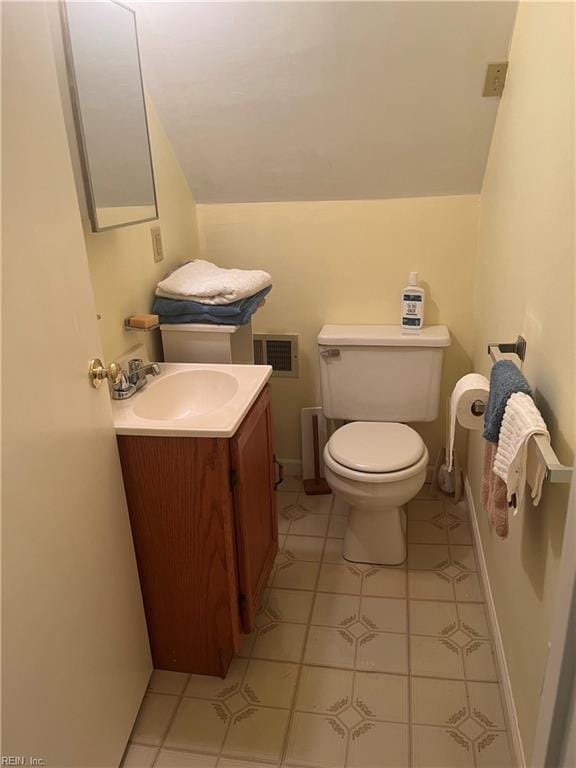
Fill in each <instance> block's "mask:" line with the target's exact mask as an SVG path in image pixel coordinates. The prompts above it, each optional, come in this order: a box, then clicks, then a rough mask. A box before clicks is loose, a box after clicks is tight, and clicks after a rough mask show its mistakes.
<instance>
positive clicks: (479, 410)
mask: <svg viewBox="0 0 576 768" xmlns="http://www.w3.org/2000/svg"><path fill="white" fill-rule="evenodd" d="M470 410H471V411H472V414H473V415H474V416H482V414H483V413H484V411H485V410H486V403H485V402H484V400H474V402H473V403H472V405H471V406H470Z"/></svg>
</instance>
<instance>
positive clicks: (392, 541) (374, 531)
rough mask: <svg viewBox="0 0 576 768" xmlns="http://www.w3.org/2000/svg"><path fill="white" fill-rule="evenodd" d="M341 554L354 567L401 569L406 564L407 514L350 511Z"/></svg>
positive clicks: (401, 511) (399, 509)
mask: <svg viewBox="0 0 576 768" xmlns="http://www.w3.org/2000/svg"><path fill="white" fill-rule="evenodd" d="M342 554H343V556H344V558H345V559H346V560H350V561H351V562H353V563H373V564H374V565H400V564H401V563H403V562H404V560H406V512H405V510H404V508H403V507H393V508H392V509H386V510H383V509H366V508H358V507H350V513H349V517H348V527H347V529H346V534H345V536H344V545H343V548H342Z"/></svg>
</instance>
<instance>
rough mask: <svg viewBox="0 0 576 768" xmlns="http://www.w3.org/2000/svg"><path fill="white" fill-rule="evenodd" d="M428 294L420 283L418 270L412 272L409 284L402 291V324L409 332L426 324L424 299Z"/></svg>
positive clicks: (417, 329) (403, 328)
mask: <svg viewBox="0 0 576 768" xmlns="http://www.w3.org/2000/svg"><path fill="white" fill-rule="evenodd" d="M425 298H426V294H425V292H424V289H423V288H420V287H419V285H418V272H410V274H409V276H408V285H407V286H406V288H404V290H403V291H402V314H401V317H400V325H401V326H402V330H404V331H407V332H408V333H413V332H415V331H419V330H421V328H422V326H423V325H424V300H425Z"/></svg>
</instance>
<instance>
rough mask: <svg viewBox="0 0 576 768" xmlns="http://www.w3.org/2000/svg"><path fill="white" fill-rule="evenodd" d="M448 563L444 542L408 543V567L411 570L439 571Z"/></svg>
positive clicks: (448, 556) (446, 547) (447, 553)
mask: <svg viewBox="0 0 576 768" xmlns="http://www.w3.org/2000/svg"><path fill="white" fill-rule="evenodd" d="M449 564H450V553H449V550H448V546H447V545H445V544H409V545H408V568H409V569H410V570H412V571H441V570H442V569H443V568H445V567H446V566H447V565H449Z"/></svg>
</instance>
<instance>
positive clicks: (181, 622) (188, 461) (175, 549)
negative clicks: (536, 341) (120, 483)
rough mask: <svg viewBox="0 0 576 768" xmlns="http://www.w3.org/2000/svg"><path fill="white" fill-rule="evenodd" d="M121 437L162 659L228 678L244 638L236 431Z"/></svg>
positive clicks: (153, 634)
mask: <svg viewBox="0 0 576 768" xmlns="http://www.w3.org/2000/svg"><path fill="white" fill-rule="evenodd" d="M118 445H119V448H120V458H121V460H122V470H123V473H124V485H125V488H126V495H127V497H128V508H129V510H130V520H131V523H132V533H133V536H134V543H135V546H136V557H137V560H138V569H139V572H140V583H141V585H142V594H143V596H144V606H145V609H146V620H147V622H148V632H149V635H150V645H151V648H152V656H153V659H154V666H155V667H157V668H159V669H169V670H175V671H179V672H194V673H197V674H201V675H222V677H224V675H225V674H226V671H227V669H228V665H229V664H230V660H231V658H232V655H233V653H234V651H235V650H238V645H239V639H240V637H239V635H240V627H239V624H240V622H239V620H238V585H237V579H236V553H235V551H234V514H233V509H232V495H231V493H230V491H229V488H228V472H229V447H228V440H218V439H215V438H209V437H201V438H194V437H142V436H120V437H119V438H118Z"/></svg>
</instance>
